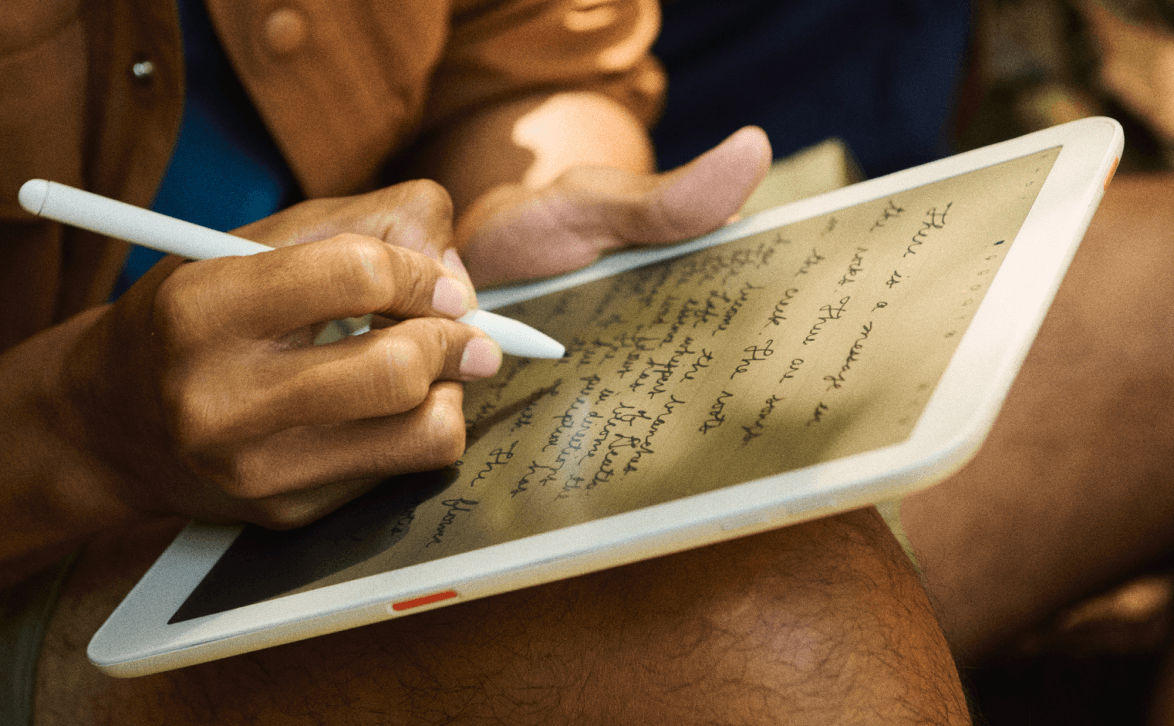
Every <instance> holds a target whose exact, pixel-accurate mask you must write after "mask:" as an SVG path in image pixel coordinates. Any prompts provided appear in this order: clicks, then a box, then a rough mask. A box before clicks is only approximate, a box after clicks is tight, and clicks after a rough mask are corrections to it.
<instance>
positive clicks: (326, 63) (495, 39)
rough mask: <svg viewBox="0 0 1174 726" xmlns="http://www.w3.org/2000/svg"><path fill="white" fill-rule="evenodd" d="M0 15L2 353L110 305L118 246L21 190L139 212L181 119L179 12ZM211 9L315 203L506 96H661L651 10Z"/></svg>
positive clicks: (528, 1) (643, 111) (360, 184)
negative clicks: (25, 200) (113, 202)
mask: <svg viewBox="0 0 1174 726" xmlns="http://www.w3.org/2000/svg"><path fill="white" fill-rule="evenodd" d="M3 5H4V7H3V8H2V9H0V350H4V349H6V348H8V347H9V346H11V345H13V344H15V343H16V342H19V341H20V340H23V339H24V338H26V337H28V336H29V335H31V334H33V333H35V332H37V331H38V330H41V329H43V328H45V327H47V326H49V325H51V324H53V323H55V322H59V321H61V320H63V319H65V318H66V317H69V316H71V315H73V314H75V313H77V312H78V311H80V310H82V309H84V308H86V307H89V306H92V305H95V304H98V303H100V302H102V301H103V300H104V299H105V297H106V296H107V294H108V291H109V289H110V287H111V285H112V284H113V280H114V278H115V276H116V275H117V272H118V268H119V266H120V265H121V262H122V258H123V256H124V254H125V249H126V248H125V245H122V244H121V243H116V242H113V241H111V240H107V239H101V238H97V237H96V236H95V235H93V234H91V233H88V232H82V231H79V230H75V229H63V228H62V227H61V226H60V225H56V224H52V223H46V222H42V221H39V220H36V219H35V218H33V217H31V216H30V215H28V214H26V213H25V212H23V211H22V210H21V209H20V208H19V206H18V204H17V199H16V197H17V190H18V189H19V187H20V185H21V184H22V183H23V182H24V181H25V180H27V179H31V178H38V177H39V178H46V179H50V180H54V181H59V182H63V183H66V184H71V185H74V186H79V187H83V188H87V189H90V190H92V191H95V192H98V193H100V194H104V195H107V196H111V197H116V198H118V199H122V200H124V201H127V202H130V203H132V204H137V205H141V206H148V205H149V204H150V203H151V200H152V198H153V197H154V194H155V189H156V187H157V185H158V183H159V181H160V179H161V178H162V175H163V172H164V171H165V169H166V166H167V163H168V161H169V158H170V155H171V149H172V145H173V143H174V141H175V138H176V135H177V133H178V128H179V120H180V115H181V112H182V107H183V58H182V46H181V37H180V29H179V21H178V16H177V13H176V9H175V7H174V6H173V4H172V3H170V2H160V1H159V0H4V4H3ZM207 6H208V13H209V15H210V16H211V19H212V21H213V25H214V26H215V27H216V29H217V31H218V33H219V35H220V38H221V40H222V42H223V44H224V46H225V49H226V51H227V53H228V55H229V58H230V59H231V60H232V62H233V65H234V66H235V68H236V70H237V73H238V75H239V76H240V78H241V81H242V83H243V84H244V86H245V88H246V89H247V90H248V91H249V93H250V95H251V96H252V98H253V101H254V103H255V104H256V106H257V108H258V110H259V112H260V114H261V116H262V118H263V119H264V120H265V122H266V124H267V125H268V127H269V130H270V132H271V133H272V134H273V137H274V139H275V140H276V141H277V144H278V146H279V147H280V148H281V149H282V151H283V153H284V155H285V157H286V160H287V161H288V163H289V165H290V167H291V169H292V170H293V172H294V175H295V176H296V177H297V179H298V181H299V183H300V184H301V186H302V189H303V191H304V192H305V193H306V195H307V196H310V197H319V196H332V195H340V194H348V193H353V192H357V191H362V190H364V189H367V188H370V187H371V185H372V184H373V183H374V180H375V177H376V175H377V174H378V173H379V171H380V169H381V168H382V167H383V166H384V165H385V164H386V163H387V161H388V160H389V159H390V158H391V157H392V156H393V155H395V154H396V153H397V152H399V151H402V150H403V149H404V147H405V145H407V144H410V143H411V141H412V139H413V138H414V137H415V136H416V135H418V134H420V133H422V132H425V131H427V130H428V129H430V128H434V127H442V126H443V125H445V124H447V123H450V122H452V121H453V120H454V119H459V118H460V117H461V116H462V114H467V113H469V112H471V111H473V110H475V109H477V108H478V107H480V106H483V105H486V104H492V103H494V102H495V101H497V100H500V99H503V98H508V97H510V96H514V95H520V94H526V93H533V92H540V91H542V90H544V89H546V88H553V87H572V88H593V89H596V90H600V91H602V92H605V93H607V94H609V95H611V96H612V97H614V98H616V99H618V100H620V101H621V102H623V103H624V104H625V105H627V106H628V107H629V108H631V109H632V110H633V111H634V112H635V113H636V114H637V115H638V116H639V117H641V118H643V119H645V120H651V118H652V116H653V115H654V114H655V112H656V109H657V104H658V102H659V94H660V91H661V87H662V78H661V76H660V72H659V70H658V68H657V66H656V64H655V62H654V61H653V60H652V59H651V57H650V56H649V55H648V47H649V46H650V45H651V43H652V40H653V39H654V37H655V34H656V32H657V30H658V26H659V15H658V5H657V2H656V0H613V1H612V2H600V1H599V0H550V1H547V0H397V1H396V2H387V3H379V4H371V3H357V2H351V3H347V2H344V1H343V0H288V2H284V3H282V2H278V1H277V0H207ZM376 7H378V8H379V9H378V10H376V9H375V8H376ZM136 69H137V71H138V72H137V73H136V72H135V71H136Z"/></svg>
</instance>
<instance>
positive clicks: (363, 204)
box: [233, 179, 452, 259]
mask: <svg viewBox="0 0 1174 726" xmlns="http://www.w3.org/2000/svg"><path fill="white" fill-rule="evenodd" d="M346 233H353V234H361V235H364V236H367V237H376V238H378V239H381V240H383V241H384V242H386V243H388V244H392V245H396V246H397V247H405V248H407V249H411V250H414V251H416V252H419V253H421V254H423V255H425V256H427V257H431V258H433V259H437V258H439V257H440V255H441V254H442V253H443V252H444V250H445V249H447V248H448V247H450V246H451V244H452V200H451V199H450V198H449V195H448V192H447V191H445V189H444V188H443V187H442V186H440V185H439V184H437V183H436V182H433V181H429V180H426V179H421V180H415V181H409V182H404V183H401V184H396V185H394V186H391V187H385V188H383V189H379V190H376V191H373V192H369V193H367V194H359V195H355V196H350V197H338V198H332V199H312V200H309V201H305V202H302V203H300V204H296V205H294V206H292V207H290V208H289V209H286V210H284V211H281V212H278V213H277V214H274V215H272V216H270V217H266V218H265V219H262V220H260V221H257V222H254V223H252V224H249V225H246V226H244V227H241V228H240V229H237V230H234V231H233V234H235V235H237V236H240V237H244V238H245V239H250V240H253V241H254V242H261V243H262V244H267V245H269V246H271V247H287V246H290V245H294V244H303V243H306V242H312V241H315V240H322V239H328V238H330V237H334V236H337V235H340V234H346Z"/></svg>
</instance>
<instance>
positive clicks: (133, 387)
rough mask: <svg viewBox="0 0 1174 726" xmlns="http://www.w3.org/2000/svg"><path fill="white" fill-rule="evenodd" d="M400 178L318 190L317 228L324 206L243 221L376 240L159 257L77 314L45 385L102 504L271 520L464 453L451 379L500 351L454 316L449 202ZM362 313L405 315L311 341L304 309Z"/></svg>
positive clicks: (463, 295) (277, 231)
mask: <svg viewBox="0 0 1174 726" xmlns="http://www.w3.org/2000/svg"><path fill="white" fill-rule="evenodd" d="M402 186H403V187H404V188H403V189H398V190H397V189H396V188H392V189H391V190H386V191H384V192H381V193H377V194H373V195H368V196H367V197H365V198H357V199H358V200H359V201H356V200H350V201H347V200H334V201H333V202H326V203H324V204H325V205H326V206H330V204H332V203H333V204H334V205H335V207H336V209H335V211H336V212H337V213H335V214H334V215H333V216H331V215H319V216H320V219H321V220H324V221H320V222H319V223H317V225H316V226H315V225H313V224H309V223H302V224H298V220H299V219H300V218H302V219H303V221H305V220H309V219H310V216H309V213H308V212H307V208H308V207H314V206H317V207H319V210H318V211H319V212H322V211H323V209H324V208H325V207H323V204H317V205H307V206H303V207H302V208H301V209H300V210H291V211H290V212H288V213H286V214H283V215H277V216H276V217H274V218H272V219H270V220H266V221H263V222H261V223H258V224H257V225H252V226H250V227H249V228H246V229H245V230H242V231H243V232H247V233H248V236H250V237H251V238H253V239H255V240H257V241H260V242H264V243H266V244H270V245H276V246H280V245H282V244H283V243H290V242H304V241H305V240H306V239H312V238H317V237H321V236H325V235H328V234H333V233H334V232H337V231H339V230H341V229H345V228H349V229H352V230H353V229H355V228H356V227H358V228H361V229H364V230H366V231H368V232H369V233H374V234H377V235H378V237H375V236H369V235H356V234H339V235H337V236H333V237H330V238H329V239H319V240H316V241H310V242H306V243H304V244H296V245H294V246H290V247H286V248H283V249H277V250H274V251H273V252H266V253H262V254H259V255H253V256H251V257H231V258H221V259H215V260H206V261H202V262H192V263H186V264H182V263H181V262H180V261H178V260H167V261H165V262H164V263H162V264H161V265H159V266H157V267H156V268H155V269H153V270H151V271H150V272H149V273H148V274H147V275H146V276H145V277H144V278H143V279H142V280H140V281H139V282H138V283H137V284H136V285H135V286H133V287H132V288H131V289H130V290H129V291H128V292H127V293H126V294H125V295H124V296H123V297H122V298H121V299H120V300H119V301H118V302H117V303H116V304H115V305H113V306H111V307H109V308H106V309H104V310H102V311H98V312H95V313H91V314H89V317H91V318H94V317H95V316H96V319H92V320H91V321H90V324H88V325H87V326H85V327H86V329H85V330H84V332H83V333H82V334H81V335H80V336H79V337H78V339H77V340H76V341H75V342H74V344H73V345H72V346H71V349H70V350H69V351H68V355H67V356H65V359H66V362H65V364H64V365H63V370H62V373H61V375H62V380H61V382H60V387H61V388H62V389H63V390H65V391H66V392H67V393H68V394H69V400H70V401H71V402H72V403H73V404H74V405H73V407H72V409H71V410H72V416H73V420H71V421H69V422H68V423H70V424H71V426H70V429H71V430H72V431H75V432H78V434H79V438H80V439H81V442H80V443H79V444H78V445H77V446H76V448H77V449H78V450H84V451H88V452H89V453H90V455H91V457H92V461H90V462H89V463H90V466H91V469H92V471H94V472H97V473H98V474H97V476H99V478H100V480H101V483H102V487H101V489H102V490H103V493H104V494H106V496H107V501H106V502H105V504H106V505H107V506H111V504H112V503H113V506H115V507H118V506H120V507H122V508H124V509H126V510H129V511H130V512H134V513H139V514H144V515H162V514H182V515H186V516H197V517H202V518H210V519H217V520H243V521H247V522H254V523H259V524H262V525H265V526H270V527H278V528H285V527H291V526H297V525H300V524H303V523H306V522H308V521H311V520H313V519H315V518H317V517H319V516H321V515H322V514H324V513H326V512H328V511H330V510H332V509H334V508H336V507H337V506H339V505H341V504H342V503H344V502H346V501H348V500H349V499H351V498H353V497H354V496H357V495H358V494H359V493H361V492H362V491H365V490H366V489H368V488H369V487H370V486H372V485H373V483H374V482H375V481H377V480H378V478H380V477H385V476H388V475H393V474H398V473H403V472H410V471H421V470H427V469H432V468H437V467H441V466H444V465H447V464H450V463H452V462H453V461H455V460H456V459H457V458H458V457H459V456H460V454H461V453H462V452H463V448H464V417H463V415H462V411H461V388H460V385H459V383H456V382H458V381H467V380H473V379H476V378H481V377H485V376H489V375H492V374H493V373H495V372H496V370H497V368H498V366H499V365H500V361H501V351H500V348H498V346H497V345H496V344H495V343H493V342H492V341H490V340H489V339H488V338H486V337H485V336H484V335H483V334H482V333H480V332H479V331H477V330H475V329H474V328H471V327H469V326H466V325H462V324H460V323H457V322H455V321H454V320H452V318H456V317H458V316H460V315H462V314H463V313H465V312H467V311H468V310H469V309H470V308H471V307H472V306H474V305H475V298H474V295H473V292H472V289H471V287H470V286H469V283H468V279H467V277H465V275H464V272H463V268H462V267H461V266H460V262H459V261H458V260H456V255H455V253H453V252H451V251H450V252H449V253H448V254H441V253H440V252H439V250H440V249H443V247H445V246H446V245H447V241H448V240H449V239H450V236H451V220H450V217H449V211H448V210H449V206H448V204H447V198H446V197H445V195H444V194H443V193H442V192H438V191H437V189H436V188H435V187H434V185H427V184H423V185H422V184H407V185H402ZM364 199H365V201H363V200H364ZM396 199H401V201H402V203H398V204H390V205H388V204H387V202H389V201H391V202H394V201H395V200H396ZM362 209H367V210H369V211H370V213H369V214H366V215H364V213H362V211H361V210H362ZM338 210H342V212H339V211H338ZM348 217H349V218H350V221H347V218H348ZM356 220H359V221H356ZM361 220H366V221H361ZM372 220H374V221H372ZM294 231H296V234H295V233H294ZM401 243H402V244H401ZM407 246H415V247H417V248H419V249H426V250H428V251H429V254H421V253H419V252H415V251H412V250H410V249H407V248H406V247H407ZM437 258H439V259H437ZM368 313H376V314H379V315H383V316H386V317H387V318H390V319H392V320H398V321H402V322H398V323H397V324H394V325H391V326H389V327H384V328H381V329H377V330H373V331H372V332H370V333H368V334H365V335H362V336H357V337H352V338H347V339H344V340H341V341H338V342H336V343H332V344H330V345H324V346H314V345H311V344H310V338H311V335H310V332H309V331H310V330H311V329H312V327H313V326H314V325H315V324H317V323H320V322H321V321H327V320H332V319H339V318H346V317H356V316H360V315H364V314H368ZM89 495H90V496H94V494H93V493H92V492H91V493H90V494H89Z"/></svg>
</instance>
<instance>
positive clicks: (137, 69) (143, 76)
mask: <svg viewBox="0 0 1174 726" xmlns="http://www.w3.org/2000/svg"><path fill="white" fill-rule="evenodd" d="M130 74H131V75H132V76H134V79H135V80H136V81H138V82H139V83H147V82H149V81H150V80H151V78H152V77H153V76H154V75H155V64H154V63H152V62H151V61H149V60H146V59H142V60H138V61H135V62H134V64H133V65H132V66H131V67H130Z"/></svg>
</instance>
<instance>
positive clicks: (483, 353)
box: [461, 338, 501, 380]
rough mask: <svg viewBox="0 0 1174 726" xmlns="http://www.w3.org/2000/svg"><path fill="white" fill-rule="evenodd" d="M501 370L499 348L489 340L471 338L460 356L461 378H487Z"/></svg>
mask: <svg viewBox="0 0 1174 726" xmlns="http://www.w3.org/2000/svg"><path fill="white" fill-rule="evenodd" d="M499 368H501V346H499V345H498V344H497V343H495V342H493V341H492V340H490V339H489V338H473V339H472V340H470V341H469V342H468V343H466V344H465V351H464V352H463V353H462V354H461V378H464V379H465V380H474V379H477V378H488V377H490V376H492V375H494V374H495V373H497V370H498V369H499Z"/></svg>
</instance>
